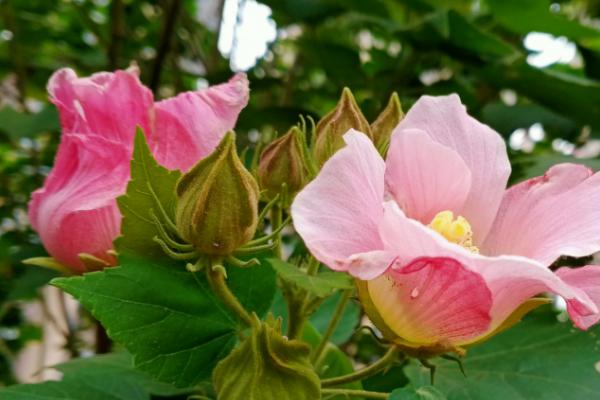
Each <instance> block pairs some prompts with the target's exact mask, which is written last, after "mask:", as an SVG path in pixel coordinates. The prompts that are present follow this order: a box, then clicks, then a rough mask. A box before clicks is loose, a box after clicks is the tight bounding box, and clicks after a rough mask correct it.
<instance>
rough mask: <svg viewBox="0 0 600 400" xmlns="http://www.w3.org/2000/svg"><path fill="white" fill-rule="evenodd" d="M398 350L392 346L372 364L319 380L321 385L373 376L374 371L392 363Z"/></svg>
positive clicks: (336, 383) (338, 383)
mask: <svg viewBox="0 0 600 400" xmlns="http://www.w3.org/2000/svg"><path fill="white" fill-rule="evenodd" d="M398 352H399V349H398V347H396V346H392V347H390V348H389V349H388V351H387V352H386V353H385V354H384V355H383V357H381V358H380V359H379V360H377V361H376V362H374V363H373V364H371V365H369V366H368V367H366V368H363V369H361V370H359V371H356V372H353V373H351V374H348V375H342V376H338V377H335V378H330V379H324V380H323V381H321V386H323V387H328V386H337V385H342V384H344V383H349V382H355V381H359V380H362V379H365V378H368V377H369V376H373V375H375V374H376V373H378V372H379V371H382V370H384V369H385V368H387V367H388V366H389V365H390V364H392V363H393V362H394V361H395V360H396V358H397V357H398Z"/></svg>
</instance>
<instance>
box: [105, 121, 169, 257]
mask: <svg viewBox="0 0 600 400" xmlns="http://www.w3.org/2000/svg"><path fill="white" fill-rule="evenodd" d="M180 176H181V173H180V172H179V171H169V170H168V169H166V168H164V167H162V166H160V165H158V163H157V162H156V160H154V158H153V157H152V153H151V152H150V149H149V148H148V145H147V144H146V140H145V138H144V134H143V133H142V130H141V129H139V128H138V131H137V133H136V135H135V146H134V150H133V158H132V160H131V178H130V180H129V184H128V185H127V192H126V193H125V194H124V195H123V196H121V197H119V198H118V199H117V203H118V204H119V209H120V210H121V215H123V220H122V223H121V233H122V236H121V237H119V238H117V240H116V242H115V244H116V246H117V249H118V250H119V252H130V253H135V254H143V255H144V257H146V258H148V259H152V260H158V259H165V258H166V255H165V253H164V252H163V251H162V249H161V248H160V246H159V245H158V244H156V243H155V242H154V241H153V240H152V238H153V237H154V236H156V235H157V234H158V231H157V228H156V225H155V223H154V221H153V219H152V218H153V217H152V215H153V214H154V215H156V216H157V217H161V213H160V210H159V203H160V206H161V207H162V209H163V210H164V211H165V213H166V214H167V215H168V216H169V217H170V218H171V219H173V218H174V213H175V202H176V200H177V199H176V197H175V183H176V182H177V179H179V177H180Z"/></svg>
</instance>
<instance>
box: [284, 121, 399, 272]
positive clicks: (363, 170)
mask: <svg viewBox="0 0 600 400" xmlns="http://www.w3.org/2000/svg"><path fill="white" fill-rule="evenodd" d="M344 140H345V141H346V147H344V148H342V149H340V150H339V151H338V152H337V153H335V154H334V156H333V157H331V158H330V159H329V160H328V161H327V162H326V163H325V165H324V166H323V169H322V170H321V172H320V173H319V175H318V176H317V178H316V179H315V180H313V181H312V182H311V183H309V184H308V185H307V186H306V187H305V188H304V189H303V190H302V191H301V192H300V193H298V195H297V196H296V199H295V201H294V203H293V204H292V216H293V218H294V226H295V228H296V230H297V231H298V233H299V234H300V236H302V239H304V242H305V243H306V246H307V247H308V248H309V250H310V251H311V253H312V254H313V255H314V256H315V257H316V258H317V259H319V260H320V261H321V262H323V263H325V264H326V265H328V266H329V267H330V268H332V269H334V270H340V271H346V270H348V269H350V270H351V273H352V274H353V275H355V276H365V275H363V274H362V273H361V272H360V270H361V269H362V270H365V269H366V270H369V271H370V272H369V273H368V274H367V275H369V276H371V277H372V276H374V275H378V274H381V273H382V272H383V271H384V270H385V269H386V268H387V265H385V264H382V263H381V260H382V257H381V256H382V254H381V253H375V254H374V255H373V257H374V258H375V259H376V260H377V261H378V262H369V256H368V255H365V254H360V255H358V254H359V253H365V252H372V251H376V250H383V245H382V243H381V239H380V238H379V234H378V225H379V222H380V220H381V217H382V216H383V192H384V183H383V176H384V170H385V164H384V162H383V160H382V159H381V157H380V156H379V153H377V150H375V147H374V146H373V143H372V142H371V140H370V139H369V138H368V137H367V136H366V135H364V134H362V133H360V132H357V131H354V130H350V131H348V133H346V135H344ZM353 255H357V257H355V258H354V259H352V258H351V257H352V256H353ZM388 261H391V260H388ZM388 264H389V262H388ZM360 266H362V267H360Z"/></svg>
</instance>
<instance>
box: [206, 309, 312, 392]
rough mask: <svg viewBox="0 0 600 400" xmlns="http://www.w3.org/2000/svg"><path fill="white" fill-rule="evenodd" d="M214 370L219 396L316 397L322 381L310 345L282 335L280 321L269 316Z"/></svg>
mask: <svg viewBox="0 0 600 400" xmlns="http://www.w3.org/2000/svg"><path fill="white" fill-rule="evenodd" d="M254 318H255V320H256V321H255V324H254V325H255V326H254V328H253V329H252V331H251V332H250V334H249V335H248V336H247V337H246V338H245V339H244V340H243V341H242V342H241V343H240V345H239V346H238V347H237V348H235V349H234V350H233V351H232V352H231V353H230V354H229V355H228V356H227V357H225V358H224V359H223V360H221V361H220V362H219V364H217V366H216V368H215V369H214V371H213V377H212V378H213V386H214V388H215V392H216V394H217V399H218V400H264V399H278V400H315V399H320V398H321V382H320V381H319V377H318V376H317V374H316V372H315V370H314V368H313V366H312V365H311V363H310V358H309V354H310V347H308V345H307V344H305V343H304V342H301V341H299V340H288V339H287V338H285V337H283V336H282V335H281V321H280V320H274V319H273V318H272V317H270V318H267V320H266V321H265V322H260V321H259V320H258V317H256V315H254Z"/></svg>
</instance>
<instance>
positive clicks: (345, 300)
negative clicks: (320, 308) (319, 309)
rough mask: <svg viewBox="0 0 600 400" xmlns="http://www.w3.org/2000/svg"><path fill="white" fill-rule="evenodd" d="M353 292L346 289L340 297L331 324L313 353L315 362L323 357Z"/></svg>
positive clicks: (312, 358)
mask: <svg viewBox="0 0 600 400" xmlns="http://www.w3.org/2000/svg"><path fill="white" fill-rule="evenodd" d="M352 292H353V290H345V291H344V292H343V293H342V297H341V298H340V301H339V302H338V305H337V307H336V308H335V311H334V312H333V316H332V317H331V320H330V321H329V325H327V329H326V330H325V333H324V334H323V338H322V339H321V342H320V343H319V346H318V347H317V348H316V350H315V352H314V353H313V354H312V357H311V360H312V362H313V363H314V364H316V363H317V362H318V361H319V359H320V358H321V356H322V355H323V351H324V350H325V347H326V346H327V343H328V342H329V339H331V336H332V335H333V332H334V331H335V328H337V326H338V324H339V322H340V320H341V319H342V315H343V314H344V310H345V309H346V305H347V304H348V301H349V300H350V296H352Z"/></svg>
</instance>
